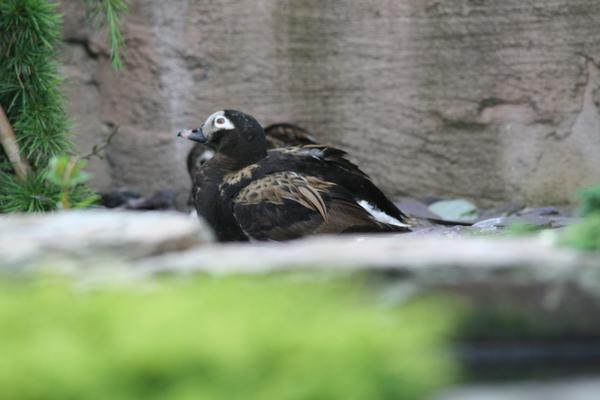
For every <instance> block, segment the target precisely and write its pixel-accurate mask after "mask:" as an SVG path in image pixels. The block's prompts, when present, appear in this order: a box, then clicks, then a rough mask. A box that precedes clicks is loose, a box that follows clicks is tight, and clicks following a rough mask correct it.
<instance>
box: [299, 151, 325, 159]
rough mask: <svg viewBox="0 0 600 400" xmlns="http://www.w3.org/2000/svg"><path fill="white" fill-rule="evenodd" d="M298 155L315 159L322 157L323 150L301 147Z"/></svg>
mask: <svg viewBox="0 0 600 400" xmlns="http://www.w3.org/2000/svg"><path fill="white" fill-rule="evenodd" d="M298 154H299V155H303V156H309V157H313V158H316V159H320V158H323V150H322V149H302V150H300V151H299V152H298Z"/></svg>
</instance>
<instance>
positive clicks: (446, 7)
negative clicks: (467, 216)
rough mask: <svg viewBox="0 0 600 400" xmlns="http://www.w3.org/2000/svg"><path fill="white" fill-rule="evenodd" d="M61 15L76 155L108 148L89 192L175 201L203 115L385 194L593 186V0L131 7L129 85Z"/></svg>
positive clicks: (596, 9) (596, 164)
mask: <svg viewBox="0 0 600 400" xmlns="http://www.w3.org/2000/svg"><path fill="white" fill-rule="evenodd" d="M82 3H83V2H82V1H75V0H63V3H62V8H63V11H64V13H65V30H64V36H65V39H66V40H67V46H65V49H64V52H63V54H64V60H65V67H64V72H65V73H66V75H67V77H68V79H67V82H66V83H65V92H66V93H67V96H68V98H69V100H70V103H69V107H70V111H71V115H72V117H73V119H74V121H75V129H74V132H75V134H76V141H77V143H78V145H79V147H80V148H81V149H82V150H83V151H85V150H88V149H89V148H90V147H91V146H92V145H93V143H95V142H101V141H102V140H103V139H104V138H105V137H106V135H107V134H108V133H109V132H110V130H111V126H112V125H118V126H119V127H120V132H119V134H118V135H117V136H116V137H115V138H114V140H113V142H112V144H111V146H110V147H109V148H108V149H107V158H106V159H105V160H104V161H102V160H95V161H94V162H93V164H92V169H93V172H94V173H95V174H96V177H95V179H94V182H93V183H94V185H95V186H96V187H97V188H99V189H101V190H105V189H108V188H112V187H118V186H127V187H129V188H131V189H134V190H138V191H140V192H142V193H150V192H152V191H154V190H158V189H174V190H177V191H178V192H179V193H180V194H181V198H182V199H183V198H185V195H186V194H185V192H186V190H187V187H188V185H189V183H188V178H187V175H186V172H185V156H186V154H187V150H188V148H189V144H188V143H186V142H184V141H183V140H177V139H176V138H175V132H176V131H177V130H178V129H180V128H181V127H186V126H196V125H198V124H199V123H201V122H202V121H203V119H204V118H205V117H206V116H207V115H209V114H210V113H212V112H213V111H215V110H218V109H222V108H237V109H240V110H243V111H245V112H248V113H250V114H253V115H254V116H256V117H257V118H258V119H259V121H261V122H262V123H264V124H269V123H273V122H281V121H288V122H294V123H297V124H299V125H301V126H304V127H306V128H308V129H309V130H311V131H313V132H314V133H315V135H316V136H317V137H318V138H320V139H321V140H322V141H323V142H325V143H329V144H332V145H335V146H338V147H341V148H343V149H346V150H347V151H348V152H349V153H350V154H351V155H352V157H354V159H355V160H356V161H358V163H359V165H361V166H362V167H363V168H364V169H365V170H366V171H367V172H368V173H370V174H372V176H373V177H374V178H375V180H376V181H377V182H378V183H379V184H381V185H382V187H383V188H384V190H385V191H386V192H387V193H389V194H390V195H400V194H404V193H408V194H411V195H413V196H422V195H428V194H438V195H446V196H464V197H469V198H472V199H475V200H477V201H478V202H480V203H484V204H485V203H493V202H498V201H503V200H507V199H520V200H525V201H527V202H529V203H530V204H549V203H564V202H568V201H572V200H573V196H574V193H575V192H576V190H577V189H578V188H580V187H582V186H584V185H589V184H593V183H596V182H598V181H600V113H599V111H598V102H599V101H600V94H599V93H598V86H599V84H600V81H599V77H598V68H599V65H600V64H599V63H600V2H599V1H597V0H544V1H539V0H538V1H536V0H504V1H501V2H499V1H493V0H455V1H441V0H374V1H342V0H328V1H318V0H294V1H292V0H253V1H233V0H204V1H193V0H172V1H168V2H166V1H162V0H131V1H130V4H131V13H130V15H128V16H127V18H126V25H125V37H126V40H127V46H128V50H127V62H126V67H125V70H124V71H123V72H121V73H115V72H114V71H112V70H111V69H110V65H109V61H108V59H107V50H106V45H105V43H104V37H103V34H102V33H99V32H95V31H94V30H93V29H91V28H90V26H89V24H88V23H86V21H85V19H84V18H83V9H82Z"/></svg>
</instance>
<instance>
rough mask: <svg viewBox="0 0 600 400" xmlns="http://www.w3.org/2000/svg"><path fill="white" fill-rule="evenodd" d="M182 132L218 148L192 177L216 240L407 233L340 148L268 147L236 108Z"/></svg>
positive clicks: (400, 215) (258, 130) (260, 132)
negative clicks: (321, 234)
mask: <svg viewBox="0 0 600 400" xmlns="http://www.w3.org/2000/svg"><path fill="white" fill-rule="evenodd" d="M179 135H180V136H183V137H185V138H188V139H190V140H195V141H198V142H200V143H204V144H209V145H210V146H211V147H212V148H214V149H215V155H214V157H213V158H211V159H210V160H208V161H207V162H206V163H205V164H203V165H202V167H200V168H198V169H197V170H195V171H194V173H193V181H194V188H193V202H194V205H195V207H196V210H197V211H198V213H199V214H200V215H202V216H203V217H204V218H205V219H206V220H207V222H208V223H209V224H210V225H211V226H212V227H213V228H214V230H215V232H216V234H217V237H218V238H219V240H222V241H232V240H248V239H256V240H287V239H294V238H298V237H302V236H305V235H310V234H319V233H349V232H406V231H408V230H409V228H408V227H407V225H406V224H405V221H406V220H407V218H406V216H405V215H404V214H403V213H402V212H401V211H400V210H398V208H397V207H396V206H395V205H394V204H393V203H392V202H391V201H390V200H389V199H388V198H387V197H386V196H385V195H384V194H383V193H382V192H381V190H379V189H378V188H377V187H376V186H375V184H373V182H372V181H371V179H370V178H369V177H368V176H367V175H366V174H365V173H363V172H362V171H361V170H360V169H359V168H358V167H357V166H356V165H354V164H353V163H351V162H350V161H348V160H347V159H346V157H345V156H346V153H344V152H343V151H341V150H339V149H335V148H332V147H328V146H322V145H314V144H308V145H302V146H294V147H283V148H275V149H272V150H267V147H268V144H267V138H266V136H265V132H264V131H263V129H262V127H261V126H260V124H259V123H258V122H257V121H256V120H255V119H254V118H253V117H251V116H249V115H247V114H244V113H242V112H239V111H234V110H225V111H219V112H217V113H214V114H213V115H211V116H210V117H209V118H208V119H207V120H206V122H205V123H204V125H203V126H202V128H197V129H194V130H184V131H181V132H179Z"/></svg>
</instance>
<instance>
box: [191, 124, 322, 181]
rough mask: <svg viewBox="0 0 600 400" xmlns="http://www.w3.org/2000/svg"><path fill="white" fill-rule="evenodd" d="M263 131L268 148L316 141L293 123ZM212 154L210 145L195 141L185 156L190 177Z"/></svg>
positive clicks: (273, 126) (213, 152) (272, 126)
mask: <svg viewBox="0 0 600 400" xmlns="http://www.w3.org/2000/svg"><path fill="white" fill-rule="evenodd" d="M264 131H265V135H266V139H267V147H268V148H269V149H275V148H277V147H286V146H299V145H303V144H316V143H317V141H316V140H315V138H314V137H313V136H312V135H311V134H310V133H309V132H308V131H307V130H306V129H304V128H301V127H299V126H298V125H294V124H289V123H278V124H272V125H269V126H267V127H266V128H265V129H264ZM214 155H215V151H214V149H212V148H211V147H210V146H208V145H206V144H202V143H197V142H196V143H195V144H194V147H192V149H191V150H190V152H189V153H188V156H187V170H188V173H189V174H190V177H192V176H193V175H194V173H195V172H196V170H197V169H198V168H200V167H201V166H202V165H203V164H204V163H205V162H207V161H208V160H210V159H211V158H212V157H213V156H214Z"/></svg>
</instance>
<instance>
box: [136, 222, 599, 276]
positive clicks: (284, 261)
mask: <svg viewBox="0 0 600 400" xmlns="http://www.w3.org/2000/svg"><path fill="white" fill-rule="evenodd" d="M549 234H550V235H551V233H549ZM597 263H598V259H597V258H596V257H592V256H587V255H585V254H580V253H577V252H574V251H570V250H566V249H561V248H556V247H553V246H551V245H549V244H548V243H545V241H544V240H542V239H539V238H538V239H522V238H519V239H497V238H469V237H459V236H458V235H455V234H448V235H447V236H439V235H424V234H418V233H415V234H391V235H388V234H382V235H358V236H351V235H344V236H320V237H312V238H306V239H301V240H295V241H290V242H286V243H249V244H215V245H211V246H202V247H200V248H195V249H189V250H187V251H183V252H178V253H176V254H164V255H162V256H158V257H153V258H150V259H144V260H141V261H140V262H139V263H137V266H136V268H135V270H136V271H138V272H141V273H157V272H159V273H160V272H175V273H176V272H183V273H187V272H194V271H195V272H210V273H215V274H239V273H248V274H256V273H272V272H281V271H291V270H311V269H317V270H325V271H335V270H338V271H340V270H341V271H357V270H358V271H360V270H381V271H386V270H390V271H396V272H399V273H408V274H414V275H416V276H419V275H422V276H426V277H434V278H433V279H438V280H439V279H442V280H443V279H446V278H448V279H452V280H457V281H464V282H467V281H469V280H471V279H480V278H485V279H487V280H490V281H491V280H493V279H494V277H495V276H497V275H502V276H507V274H511V273H515V277H517V278H518V280H527V277H528V276H529V277H531V279H533V280H536V279H552V277H555V276H559V275H561V274H564V273H566V272H574V271H579V270H580V268H588V267H590V266H593V265H597ZM594 271H596V270H594ZM596 272H598V273H600V270H598V271H596Z"/></svg>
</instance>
